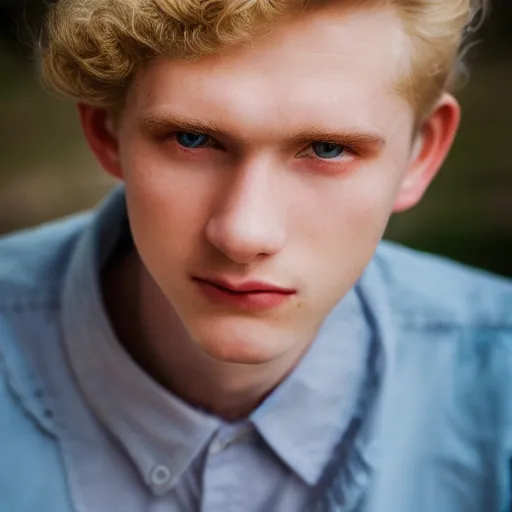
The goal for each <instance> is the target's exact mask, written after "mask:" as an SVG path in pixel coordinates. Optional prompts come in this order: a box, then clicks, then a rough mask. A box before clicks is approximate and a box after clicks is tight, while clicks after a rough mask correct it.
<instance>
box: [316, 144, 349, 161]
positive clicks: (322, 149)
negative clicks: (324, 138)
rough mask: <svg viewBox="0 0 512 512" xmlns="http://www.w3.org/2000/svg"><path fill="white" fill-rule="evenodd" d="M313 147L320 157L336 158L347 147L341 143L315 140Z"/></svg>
mask: <svg viewBox="0 0 512 512" xmlns="http://www.w3.org/2000/svg"><path fill="white" fill-rule="evenodd" d="M311 148H312V149H313V151H314V152H315V154H316V156H318V157H320V158H326V159H329V158H336V157H337V156H340V155H341V154H342V153H343V152H344V151H345V148H344V147H343V146H340V145H339V144H333V143H332V142H313V144H311Z"/></svg>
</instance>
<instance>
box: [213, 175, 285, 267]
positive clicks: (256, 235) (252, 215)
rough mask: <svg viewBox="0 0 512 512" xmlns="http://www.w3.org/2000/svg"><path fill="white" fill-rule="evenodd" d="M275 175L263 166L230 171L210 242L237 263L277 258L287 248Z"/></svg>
mask: <svg viewBox="0 0 512 512" xmlns="http://www.w3.org/2000/svg"><path fill="white" fill-rule="evenodd" d="M273 174H274V173H272V169H269V168H268V166H262V165H259V166H254V165H253V166H251V167H245V168H244V169H242V170H236V171H234V170H233V172H232V173H231V172H230V173H229V176H228V179H229V180H230V181H229V183H228V184H227V185H226V188H225V192H224V193H223V194H221V195H220V197H219V199H218V204H217V205H216V208H215V210H214V212H213V214H212V216H211V217H210V219H209V221H208V224H207V226H206V237H207V239H208V241H209V242H210V243H211V244H212V245H213V246H215V247H216V248H217V249H218V250H219V251H221V252H222V253H224V254H225V255H226V256H227V257H228V258H229V259H230V260H232V261H234V262H235V263H239V264H248V263H251V262H252V261H253V260H254V259H256V258H257V257H258V256H261V255H266V256H271V255H275V254H277V253H278V252H280V251H281V250H282V249H283V247H284V245H285V242H286V230H285V226H284V219H283V207H282V199H283V198H282V197H281V198H280V197H279V196H280V194H279V186H278V183H277V179H276V177H275V176H273Z"/></svg>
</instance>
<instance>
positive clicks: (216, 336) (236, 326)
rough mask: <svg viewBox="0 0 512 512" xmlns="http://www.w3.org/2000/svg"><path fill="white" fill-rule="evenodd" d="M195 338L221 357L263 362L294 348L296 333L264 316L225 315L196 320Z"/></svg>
mask: <svg viewBox="0 0 512 512" xmlns="http://www.w3.org/2000/svg"><path fill="white" fill-rule="evenodd" d="M193 325H194V326H195V327H194V328H192V329H189V334H190V336H191V338H192V339H193V340H194V341H195V343H196V344H197V346H198V347H200V348H201V350H202V351H203V352H205V353H206V354H207V355H209V356H210V357H212V358H213V359H216V360H217V361H221V362H225V363H234V364H247V365H260V364H265V363H269V362H271V361H274V360H276V359H278V358H279V357H281V356H282V355H283V354H285V353H287V352H290V351H293V349H294V346H295V345H296V343H297V340H296V338H295V337H291V336H290V335H289V334H288V335H287V334H286V332H284V331H280V330H279V329H277V328H276V327H274V326H269V325H266V324H265V321H264V320H262V319H243V318H236V317H235V318H223V319H217V320H210V321H205V322H194V324H193Z"/></svg>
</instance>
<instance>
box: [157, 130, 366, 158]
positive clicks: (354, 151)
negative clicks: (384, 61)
mask: <svg viewBox="0 0 512 512" xmlns="http://www.w3.org/2000/svg"><path fill="white" fill-rule="evenodd" d="M181 132H182V130H180V131H176V132H172V133H170V134H167V135H166V136H165V139H167V140H169V139H171V140H172V141H173V142H175V143H176V144H177V145H178V146H179V148H180V150H181V151H183V152H185V153H189V154H190V153H195V152H196V151H197V150H200V149H207V148H213V149H221V150H222V149H223V148H222V146H221V144H219V143H218V142H217V141H216V140H215V139H214V138H213V137H210V136H208V137H209V139H208V144H207V145H206V146H202V147H199V148H186V147H184V146H182V145H181V144H179V143H178V141H177V139H176V136H177V134H178V133H181ZM190 133H195V132H190ZM200 135H203V134H200ZM321 142H327V143H331V144H335V145H337V146H340V147H341V148H343V152H342V153H341V155H340V157H341V156H343V155H344V154H345V153H349V154H350V155H351V156H360V153H359V151H358V150H357V149H356V148H355V147H354V146H352V145H350V144H347V143H345V144H340V143H338V142H331V141H327V140H325V141H320V140H317V141H311V142H309V143H308V145H307V146H306V147H305V148H304V149H302V150H301V151H300V152H299V153H298V154H297V156H296V158H299V159H306V158H310V159H312V160H316V161H317V162H319V163H320V164H322V165H328V166H329V165H337V166H339V165H341V162H340V161H338V160H335V159H329V158H321V157H319V156H315V155H310V154H304V152H305V151H307V150H308V149H311V147H312V145H313V144H317V143H321Z"/></svg>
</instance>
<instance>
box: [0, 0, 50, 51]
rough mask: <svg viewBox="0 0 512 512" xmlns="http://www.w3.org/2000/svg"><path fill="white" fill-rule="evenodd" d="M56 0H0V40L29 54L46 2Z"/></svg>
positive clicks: (16, 49)
mask: <svg viewBox="0 0 512 512" xmlns="http://www.w3.org/2000/svg"><path fill="white" fill-rule="evenodd" d="M55 1H57V0H0V40H1V41H4V42H6V43H7V44H8V45H9V47H10V48H11V49H13V50H14V51H16V52H18V53H20V55H22V56H26V55H30V54H31V53H32V50H33V44H34V41H35V40H37V34H38V32H39V27H40V24H41V20H42V18H43V16H44V13H45V10H46V8H47V6H48V4H50V3H52V2H55Z"/></svg>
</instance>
